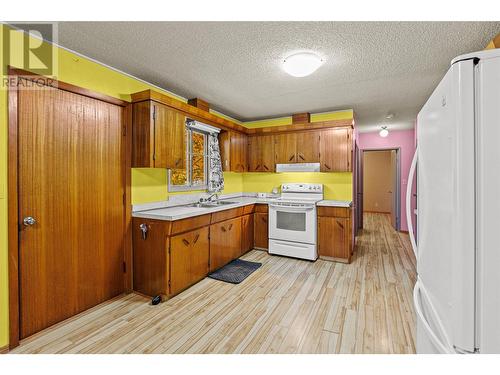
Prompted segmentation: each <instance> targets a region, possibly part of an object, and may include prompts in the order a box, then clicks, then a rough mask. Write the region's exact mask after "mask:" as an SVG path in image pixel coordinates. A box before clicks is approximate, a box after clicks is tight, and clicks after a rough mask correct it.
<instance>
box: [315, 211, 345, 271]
mask: <svg viewBox="0 0 500 375" xmlns="http://www.w3.org/2000/svg"><path fill="white" fill-rule="evenodd" d="M344 211H345V212H344ZM350 211H351V209H350V208H337V207H335V208H331V209H330V208H329V209H327V210H326V212H325V210H324V209H320V210H318V214H324V215H338V216H318V253H319V256H320V257H321V258H323V259H327V260H335V261H339V262H344V263H350V261H351V255H352V241H351V237H352V227H351V216H350Z"/></svg>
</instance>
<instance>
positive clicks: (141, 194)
mask: <svg viewBox="0 0 500 375" xmlns="http://www.w3.org/2000/svg"><path fill="white" fill-rule="evenodd" d="M6 28H7V26H5V25H0V43H1V41H2V40H3V38H2V35H1V34H2V33H3V32H4V30H5V29H6ZM1 47H2V46H1V45H0V50H1ZM14 48H17V49H18V50H20V48H21V46H20V45H14ZM57 54H58V67H59V69H58V72H57V78H58V79H59V80H60V81H63V82H67V83H71V84H73V85H76V86H80V87H84V88H87V89H89V90H92V91H97V92H101V93H104V94H107V95H110V96H113V97H115V98H120V99H123V100H130V94H132V93H134V92H137V91H142V90H146V89H153V90H157V91H160V92H163V93H164V94H166V95H170V96H174V97H176V96H175V95H173V94H171V93H169V92H167V91H162V90H159V89H157V88H156V87H153V86H151V85H148V84H146V83H144V82H141V81H139V80H137V79H134V78H132V77H129V76H127V75H124V74H122V73H119V72H117V71H114V70H112V69H109V68H107V67H105V66H102V65H100V64H98V63H95V62H92V61H90V60H88V59H86V58H83V57H81V56H78V55H76V54H73V53H71V52H68V51H66V50H63V49H60V48H58V49H57ZM0 55H1V54H0ZM0 58H1V57H0ZM6 63H7V62H4V61H0V67H2V68H3V66H4V64H6ZM14 66H15V65H14ZM17 67H21V66H17ZM2 70H3V69H2ZM2 78H3V76H2ZM177 98H178V97H177ZM182 100H184V99H182ZM349 113H350V118H352V110H348V111H338V112H332V113H330V114H316V115H313V116H312V117H313V120H314V121H323V120H326V119H334V118H339V117H340V118H341V117H342V116H349ZM216 114H217V115H220V116H223V115H221V114H218V113H216ZM325 116H326V117H325ZM7 121H8V119H7V92H6V91H5V90H2V89H0V348H1V347H3V346H5V345H7V344H8V285H7V282H8V266H7V191H6V190H7V124H8V122H7ZM290 123H291V117H290V118H288V117H287V118H284V119H274V120H265V121H260V122H253V123H246V124H244V125H245V126H247V127H259V126H272V125H275V126H278V125H286V124H290ZM224 177H225V186H226V189H225V190H224V193H233V192H239V191H246V192H263V191H271V189H272V188H273V187H274V186H279V185H280V184H281V183H283V182H300V181H306V180H307V181H308V182H318V183H323V184H325V188H326V190H325V195H326V197H327V198H328V199H351V190H352V189H351V182H350V181H351V174H350V173H328V174H326V173H311V174H305V173H301V174H297V173H275V174H260V173H244V174H239V173H225V174H224ZM167 197H168V193H167V186H166V171H164V170H161V169H133V170H132V203H144V202H151V201H157V200H164V199H166V198H167Z"/></svg>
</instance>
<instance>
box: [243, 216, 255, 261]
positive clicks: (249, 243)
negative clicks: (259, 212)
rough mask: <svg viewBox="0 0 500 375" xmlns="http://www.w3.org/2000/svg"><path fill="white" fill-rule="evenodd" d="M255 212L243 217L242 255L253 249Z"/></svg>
mask: <svg viewBox="0 0 500 375" xmlns="http://www.w3.org/2000/svg"><path fill="white" fill-rule="evenodd" d="M253 222H254V216H253V214H249V215H245V216H243V217H242V218H241V251H240V255H243V254H245V253H246V252H247V251H250V250H252V249H253V225H254V224H253Z"/></svg>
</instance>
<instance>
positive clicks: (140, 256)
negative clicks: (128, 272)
mask: <svg viewBox="0 0 500 375" xmlns="http://www.w3.org/2000/svg"><path fill="white" fill-rule="evenodd" d="M170 225H171V222H170V221H163V220H151V219H143V218H139V217H134V218H133V220H132V238H133V249H134V255H133V256H134V264H133V267H134V272H133V275H134V290H136V291H138V292H140V293H142V294H145V295H148V296H151V297H154V296H157V295H159V294H165V295H168V293H169V291H168V272H167V271H168V259H169V257H168V247H169V243H168V241H169V238H168V233H169V228H170ZM141 226H144V227H145V228H146V230H147V231H146V233H145V234H143V232H142V230H141Z"/></svg>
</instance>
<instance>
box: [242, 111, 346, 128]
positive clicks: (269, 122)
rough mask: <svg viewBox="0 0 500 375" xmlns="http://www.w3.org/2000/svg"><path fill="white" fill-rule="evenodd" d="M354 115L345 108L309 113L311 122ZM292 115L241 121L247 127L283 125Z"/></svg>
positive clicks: (289, 121)
mask: <svg viewBox="0 0 500 375" xmlns="http://www.w3.org/2000/svg"><path fill="white" fill-rule="evenodd" d="M353 116H354V111H353V110H352V109H345V110H342V111H332V112H322V113H311V122H319V121H330V120H350V119H352V118H353ZM291 124H292V116H286V117H278V118H270V119H265V120H257V121H247V122H244V123H242V125H243V126H246V127H247V128H252V129H253V128H264V127H268V126H283V125H291Z"/></svg>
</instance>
